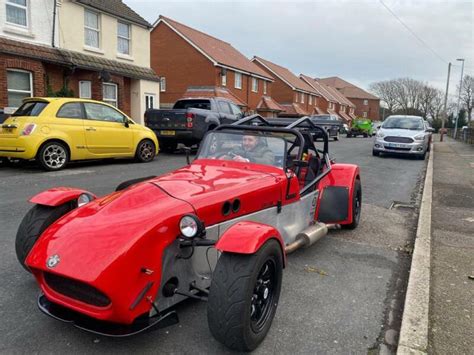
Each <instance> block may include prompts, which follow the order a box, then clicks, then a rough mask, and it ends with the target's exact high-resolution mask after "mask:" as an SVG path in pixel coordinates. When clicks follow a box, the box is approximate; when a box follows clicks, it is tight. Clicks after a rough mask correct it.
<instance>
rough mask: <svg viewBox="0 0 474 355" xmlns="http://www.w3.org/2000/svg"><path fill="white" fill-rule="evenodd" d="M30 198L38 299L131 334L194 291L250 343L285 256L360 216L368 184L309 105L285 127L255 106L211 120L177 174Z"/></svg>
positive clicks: (65, 316)
mask: <svg viewBox="0 0 474 355" xmlns="http://www.w3.org/2000/svg"><path fill="white" fill-rule="evenodd" d="M314 130H320V131H321V134H322V135H323V136H324V149H317V148H316V147H315V145H314V142H313V139H312V136H313V134H312V133H311V132H313V133H314ZM30 201H31V202H32V203H34V204H35V206H34V207H33V208H32V209H31V210H30V211H29V212H28V213H27V215H26V216H25V217H24V219H23V221H22V222H21V225H20V227H19V230H18V234H17V237H16V252H17V256H18V259H19V261H20V262H21V264H22V265H23V266H24V267H25V268H26V269H27V270H28V271H31V272H32V273H33V275H34V276H35V278H36V280H37V282H38V284H39V286H40V288H41V294H40V296H39V299H38V305H39V308H40V309H41V311H43V312H44V313H46V314H48V315H50V316H52V317H53V318H56V319H58V320H62V321H66V322H71V323H73V324H74V325H75V326H77V327H79V328H81V329H84V330H88V331H91V332H94V333H97V334H103V335H109V336H127V335H132V334H136V333H138V332H141V331H144V330H147V329H150V328H152V327H162V326H165V325H170V324H172V323H175V322H177V314H176V311H175V309H176V307H174V306H175V305H176V304H177V303H179V302H180V301H182V300H184V299H186V298H190V297H191V298H197V299H200V300H205V301H208V308H207V319H208V324H209V328H210V331H211V333H212V334H213V336H214V337H215V338H216V339H217V340H219V341H220V342H222V343H223V344H225V345H226V346H228V347H229V348H232V349H236V350H244V351H249V350H252V349H255V348H256V347H257V346H258V345H259V344H260V342H261V341H262V340H263V339H264V338H265V335H266V334H267V332H268V330H269V328H270V326H271V323H272V320H273V317H274V315H275V312H276V308H277V304H278V299H279V296H280V289H281V284H282V271H283V269H284V267H285V263H286V255H287V254H288V253H290V252H292V251H294V250H296V249H298V248H300V247H307V246H309V245H311V244H313V243H314V242H315V241H317V240H318V239H319V238H321V237H322V236H324V235H325V234H326V233H327V231H328V228H332V227H338V226H341V227H342V228H355V227H356V226H357V224H358V222H359V217H360V211H361V201H362V192H361V183H360V174H359V168H358V167H357V166H355V165H349V164H337V163H334V162H333V161H331V160H330V158H329V155H328V138H327V134H326V133H325V131H324V130H322V129H321V128H319V127H317V126H314V124H313V123H312V122H311V121H310V120H309V119H308V118H302V119H299V120H297V121H295V122H293V123H292V124H290V125H288V126H286V127H282V126H275V124H274V123H273V125H270V124H269V123H268V121H266V120H265V119H264V118H262V117H260V116H258V115H254V116H250V117H247V118H244V119H242V120H240V121H238V122H236V123H234V124H232V125H221V126H219V127H218V128H216V129H215V130H214V131H212V132H209V133H208V134H207V136H206V137H205V139H204V140H203V142H202V144H201V147H200V149H199V151H198V153H197V156H196V158H195V160H194V161H193V162H192V163H190V164H189V165H187V166H185V167H183V168H181V169H178V170H176V171H173V172H171V173H168V174H165V175H163V176H160V177H147V178H143V179H136V180H132V181H128V182H125V183H123V184H121V185H120V186H119V187H118V188H117V191H115V192H113V193H111V194H109V195H106V196H104V197H96V196H95V195H93V194H92V193H90V192H87V191H84V190H81V189H76V188H65V187H59V188H53V189H50V190H47V191H45V192H42V193H40V194H38V195H36V196H34V197H33V198H32V199H31V200H30Z"/></svg>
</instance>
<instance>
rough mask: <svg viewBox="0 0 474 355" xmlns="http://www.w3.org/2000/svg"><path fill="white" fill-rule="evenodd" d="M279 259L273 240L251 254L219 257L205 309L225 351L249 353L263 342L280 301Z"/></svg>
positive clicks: (213, 331) (225, 254)
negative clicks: (229, 349) (225, 348)
mask: <svg viewBox="0 0 474 355" xmlns="http://www.w3.org/2000/svg"><path fill="white" fill-rule="evenodd" d="M282 270H283V256H282V252H281V248H280V245H279V243H278V242H277V241H276V240H273V239H272V240H269V241H267V242H266V243H265V244H264V245H263V246H262V247H261V248H260V250H259V251H258V252H257V253H255V254H251V255H248V254H234V253H223V254H222V255H221V257H220V258H219V260H218V262H217V265H216V269H215V271H214V273H213V277H212V284H211V288H210V292H209V302H208V307H207V320H208V324H209V329H210V330H211V333H212V335H213V336H214V337H215V338H216V339H217V340H218V341H220V342H221V343H222V344H224V345H226V346H227V347H229V348H231V349H233V350H238V351H251V350H253V349H255V348H256V347H257V346H258V345H259V344H260V343H261V342H262V341H263V339H264V338H265V336H266V335H267V332H268V330H269V329H270V326H271V324H272V321H273V317H274V316H275V312H276V308H277V305H278V299H279V297H280V290H281V280H282Z"/></svg>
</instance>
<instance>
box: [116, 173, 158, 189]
mask: <svg viewBox="0 0 474 355" xmlns="http://www.w3.org/2000/svg"><path fill="white" fill-rule="evenodd" d="M153 178H156V175H152V176H146V177H142V178H138V179H132V180H127V181H124V182H122V183H120V184H119V185H118V186H117V188H116V189H115V191H122V190H125V189H126V188H127V187H129V186H132V185H135V184H138V183H139V182H142V181H146V180H151V179H153Z"/></svg>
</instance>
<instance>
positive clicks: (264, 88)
mask: <svg viewBox="0 0 474 355" xmlns="http://www.w3.org/2000/svg"><path fill="white" fill-rule="evenodd" d="M263 94H264V95H266V94H267V82H266V81H265V80H264V81H263Z"/></svg>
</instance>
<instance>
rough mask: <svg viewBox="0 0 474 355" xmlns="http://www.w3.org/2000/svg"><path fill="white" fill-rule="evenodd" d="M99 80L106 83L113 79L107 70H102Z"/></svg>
mask: <svg viewBox="0 0 474 355" xmlns="http://www.w3.org/2000/svg"><path fill="white" fill-rule="evenodd" d="M99 79H100V80H102V81H105V82H108V81H110V79H111V76H110V73H109V72H108V71H106V70H102V71H101V72H100V74H99Z"/></svg>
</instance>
